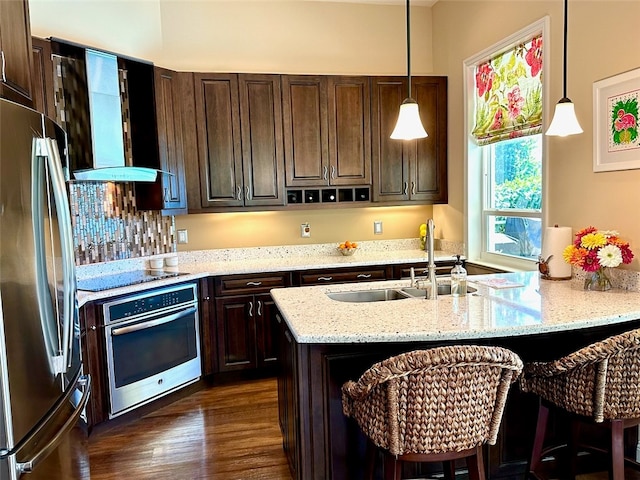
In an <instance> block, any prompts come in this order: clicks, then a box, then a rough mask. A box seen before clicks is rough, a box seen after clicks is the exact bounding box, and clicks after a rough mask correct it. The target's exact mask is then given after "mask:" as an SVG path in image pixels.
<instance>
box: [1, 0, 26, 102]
mask: <svg viewBox="0 0 640 480" xmlns="http://www.w3.org/2000/svg"><path fill="white" fill-rule="evenodd" d="M0 56H1V58H0V69H1V70H2V71H1V72H0V73H1V75H0V95H1V96H2V97H4V98H8V99H9V100H13V101H14V102H18V103H21V104H23V105H26V106H28V107H33V97H32V92H31V85H32V82H31V62H32V60H31V58H32V51H31V24H30V23H29V4H28V2H27V0H11V1H6V0H2V1H0Z"/></svg>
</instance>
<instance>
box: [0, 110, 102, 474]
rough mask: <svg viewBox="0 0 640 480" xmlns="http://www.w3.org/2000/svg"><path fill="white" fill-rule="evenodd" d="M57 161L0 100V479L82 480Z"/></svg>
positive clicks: (43, 133)
mask: <svg viewBox="0 0 640 480" xmlns="http://www.w3.org/2000/svg"><path fill="white" fill-rule="evenodd" d="M65 152H66V135H65V133H64V131H63V130H62V129H61V128H60V127H58V126H57V125H56V124H55V123H54V122H53V121H51V120H50V119H48V118H47V117H45V116H44V115H42V114H40V113H38V112H36V111H34V110H31V109H28V108H25V107H23V106H21V105H18V104H16V103H13V102H9V101H7V100H2V99H0V480H14V479H17V478H23V479H25V480H26V479H47V480H53V479H65V480H69V479H85V478H89V477H90V474H89V463H88V455H87V453H86V443H87V441H86V434H85V431H86V430H83V425H84V424H83V418H84V415H83V414H84V407H85V405H86V403H87V400H88V397H89V393H90V378H89V377H87V376H85V375H83V372H82V362H81V356H80V327H79V323H78V307H77V300H76V291H75V290H76V280H75V266H74V255H73V238H72V233H71V214H70V210H69V201H68V197H67V190H66V183H65V168H66V165H65V161H66V160H65V159H66V156H65Z"/></svg>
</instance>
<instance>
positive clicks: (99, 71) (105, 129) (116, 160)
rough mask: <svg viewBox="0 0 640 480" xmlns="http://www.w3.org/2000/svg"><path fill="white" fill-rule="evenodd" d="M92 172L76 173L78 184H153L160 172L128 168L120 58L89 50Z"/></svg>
mask: <svg viewBox="0 0 640 480" xmlns="http://www.w3.org/2000/svg"><path fill="white" fill-rule="evenodd" d="M85 55H86V65H87V84H88V90H89V113H90V119H91V145H92V149H93V168H91V169H85V170H77V171H74V172H73V176H74V177H75V178H76V180H84V181H100V182H109V181H115V182H154V181H155V180H156V177H157V173H158V171H157V170H155V169H152V168H146V167H131V166H126V165H125V150H124V135H123V127H122V125H123V121H122V108H121V100H120V81H119V76H118V58H117V57H116V56H115V55H112V54H109V53H105V52H100V51H97V50H91V49H87V50H86V54H85Z"/></svg>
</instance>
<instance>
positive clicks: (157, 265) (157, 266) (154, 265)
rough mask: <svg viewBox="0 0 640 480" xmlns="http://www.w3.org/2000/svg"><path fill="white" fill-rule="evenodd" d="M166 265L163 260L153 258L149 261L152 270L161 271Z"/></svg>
mask: <svg viewBox="0 0 640 480" xmlns="http://www.w3.org/2000/svg"><path fill="white" fill-rule="evenodd" d="M163 265H164V261H163V260H162V258H152V259H150V260H149V267H150V268H151V269H152V270H161V269H162V266H163Z"/></svg>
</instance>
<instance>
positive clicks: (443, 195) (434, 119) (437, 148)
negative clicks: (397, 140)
mask: <svg viewBox="0 0 640 480" xmlns="http://www.w3.org/2000/svg"><path fill="white" fill-rule="evenodd" d="M411 83H412V87H411V94H412V96H413V97H414V98H415V100H416V102H418V105H419V106H420V118H421V119H422V124H423V125H424V128H425V130H426V131H427V133H428V135H429V136H428V137H427V138H421V139H419V140H414V141H412V142H407V145H406V146H405V148H410V149H411V150H410V158H411V160H410V165H411V167H410V179H411V180H410V185H409V195H410V199H411V200H416V201H428V202H431V203H446V201H447V78H446V77H415V78H413V79H412V82H411Z"/></svg>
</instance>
